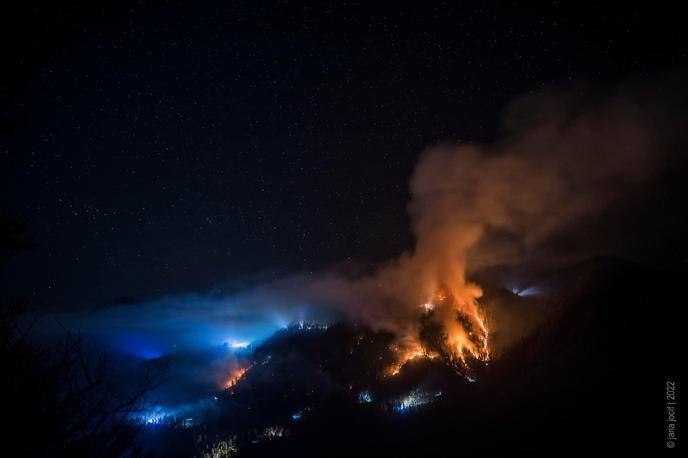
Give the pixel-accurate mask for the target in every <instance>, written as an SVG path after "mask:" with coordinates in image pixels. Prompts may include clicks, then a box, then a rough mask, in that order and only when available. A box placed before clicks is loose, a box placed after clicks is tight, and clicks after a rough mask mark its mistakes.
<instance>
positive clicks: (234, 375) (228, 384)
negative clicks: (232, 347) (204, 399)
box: [223, 366, 250, 389]
mask: <svg viewBox="0 0 688 458" xmlns="http://www.w3.org/2000/svg"><path fill="white" fill-rule="evenodd" d="M249 368H250V367H241V366H239V367H237V368H236V369H234V370H233V371H232V372H231V374H230V375H229V378H228V379H227V380H226V381H225V383H224V384H223V387H224V389H229V388H232V387H233V386H234V385H236V384H237V383H238V382H239V380H241V378H242V377H243V376H244V374H246V372H248V370H249Z"/></svg>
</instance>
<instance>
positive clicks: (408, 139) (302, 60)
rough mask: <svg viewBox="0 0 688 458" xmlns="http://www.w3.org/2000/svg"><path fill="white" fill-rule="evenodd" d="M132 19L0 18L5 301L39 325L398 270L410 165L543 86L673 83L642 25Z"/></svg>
mask: <svg viewBox="0 0 688 458" xmlns="http://www.w3.org/2000/svg"><path fill="white" fill-rule="evenodd" d="M143 3H144V4H137V5H133V6H129V5H127V6H124V5H121V4H118V5H117V6H112V7H106V6H103V5H102V4H101V3H100V2H95V3H93V2H91V3H89V4H87V5H80V6H67V5H62V4H59V5H55V6H53V7H52V8H53V9H46V8H41V9H34V10H28V9H27V10H20V11H16V14H6V15H3V16H4V17H3V26H2V34H3V36H2V37H1V38H2V42H3V48H4V49H3V63H4V66H5V71H3V72H2V85H1V86H0V112H1V116H2V144H1V145H0V146H2V157H1V162H0V208H2V209H3V210H7V211H11V212H14V213H16V214H19V215H22V216H23V217H24V218H25V219H26V220H27V222H28V224H29V227H30V231H31V236H32V238H33V239H34V241H35V242H36V244H37V246H36V248H35V249H34V250H33V252H31V253H29V254H28V255H24V256H22V257H19V258H16V259H14V260H13V261H12V262H11V263H10V264H9V265H7V266H6V267H5V272H3V277H2V282H3V287H4V288H6V289H8V290H10V291H12V292H14V293H16V294H23V295H26V296H28V297H29V298H31V299H32V301H33V303H34V305H36V306H38V307H45V308H58V309H63V308H83V307H88V306H102V305H106V304H109V303H113V302H117V301H126V300H149V299H152V298H155V297H159V296H161V295H166V294H176V293H182V292H189V291H199V292H200V291H208V290H209V289H213V288H233V287H237V288H241V287H243V286H244V285H245V284H246V283H247V282H252V281H255V278H256V277H258V278H262V279H264V278H276V277H278V276H280V275H283V274H284V273H291V272H296V271H305V272H309V271H315V270H317V269H322V268H323V267H326V266H331V265H333V264H336V265H342V264H343V265H344V266H347V265H350V266H352V267H353V266H354V265H364V266H365V265H369V264H374V263H376V262H379V261H381V260H385V259H389V258H392V257H395V256H397V255H398V254H399V253H400V252H402V251H404V250H408V249H409V248H411V247H412V246H413V236H412V234H411V232H410V230H409V218H408V214H407V209H406V207H407V204H408V201H409V191H408V182H409V178H410V176H411V173H412V171H413V168H414V165H415V164H416V162H417V160H418V156H419V154H420V153H421V152H422V151H423V149H424V148H426V147H428V146H430V145H433V144H436V143H438V142H446V141H469V142H489V141H491V140H494V139H496V138H497V135H498V133H499V120H500V114H501V113H502V111H503V109H504V107H505V106H506V105H507V104H508V102H509V101H510V100H512V99H513V98H515V97H516V96H518V95H519V94H523V93H525V92H528V91H533V90H537V89H539V88H541V87H543V86H547V85H550V84H568V83H571V82H574V83H575V82H585V83H593V84H597V85H602V86H605V85H610V84H615V83H618V82H620V81H624V80H626V79H627V78H635V79H640V80H642V79H643V78H650V77H652V76H653V75H655V74H657V73H661V72H663V71H665V70H673V69H676V68H682V67H684V66H685V64H686V61H687V56H686V47H685V32H684V29H685V27H684V26H683V24H680V23H679V16H680V15H678V14H677V13H676V12H672V11H656V7H652V8H650V7H649V6H648V7H646V8H638V9H635V10H633V11H629V10H627V9H617V8H609V9H605V8H603V7H601V6H600V5H597V6H596V7H595V8H594V9H588V10H584V9H582V8H581V7H580V6H579V5H577V4H573V5H572V6H571V8H570V9H569V8H564V7H562V6H560V5H557V4H550V5H549V6H546V7H539V8H536V9H524V8H505V7H501V6H500V7H497V6H492V7H490V6H480V5H477V4H476V6H470V7H469V6H448V5H444V6H442V7H433V6H429V5H426V4H419V5H418V8H419V9H417V10H413V9H399V5H394V4H390V5H389V6H384V7H383V6H379V7H375V8H373V7H371V6H370V5H368V4H367V3H360V4H356V3H351V4H346V5H345V6H341V7H327V6H321V5H313V6H309V7H304V6H301V5H297V4H296V3H292V2H282V3H279V4H276V5H273V6H271V7H258V6H256V5H254V3H255V2H226V3H224V2H194V3H193V4H191V5H182V4H178V3H176V2H170V3H167V4H166V5H165V6H159V7H158V6H155V7H154V6H147V5H146V4H145V3H146V2H143ZM478 3H480V2H478ZM449 5H453V3H450V4H449Z"/></svg>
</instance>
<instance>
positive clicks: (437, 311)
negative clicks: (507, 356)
mask: <svg viewBox="0 0 688 458" xmlns="http://www.w3.org/2000/svg"><path fill="white" fill-rule="evenodd" d="M472 290H473V291H477V289H475V288H473V289H472ZM470 299H471V300H464V301H458V300H453V299H450V296H449V295H448V294H445V293H441V292H440V293H437V294H435V296H434V299H433V300H431V301H428V302H425V303H423V304H421V305H420V308H421V309H422V311H423V312H422V316H421V330H420V335H419V338H418V339H417V340H414V343H413V344H412V345H410V346H409V347H408V348H406V349H403V350H401V349H399V347H397V346H395V347H394V349H395V350H396V351H397V352H398V353H400V356H399V357H398V361H397V362H396V363H395V364H394V365H393V366H392V367H390V368H389V369H388V371H387V374H388V375H392V376H393V375H397V374H398V373H399V371H400V370H401V368H402V367H403V366H405V365H406V364H407V363H408V362H409V361H412V360H414V359H416V358H427V359H436V358H438V357H441V358H442V360H443V361H444V362H445V363H447V364H449V365H451V366H454V367H463V368H467V367H468V365H469V362H470V360H475V361H480V362H483V363H487V362H488V361H489V360H490V358H491V355H490V346H489V330H488V328H487V325H486V323H485V321H486V320H485V318H484V316H483V315H482V314H481V312H480V306H479V304H478V301H477V299H476V298H475V296H473V297H470Z"/></svg>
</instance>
